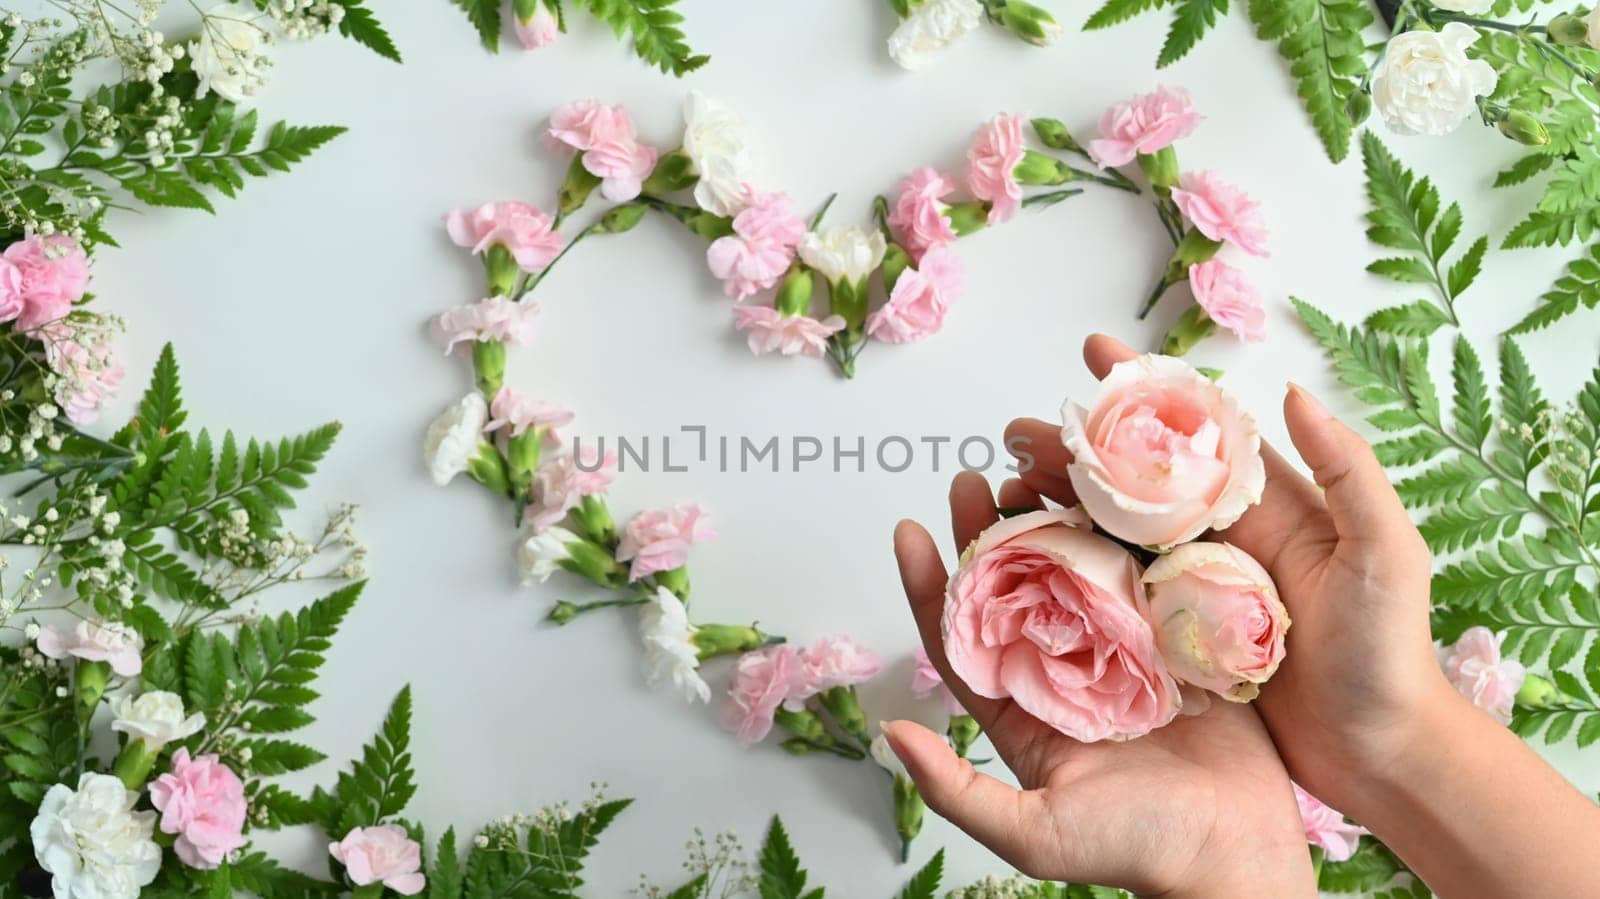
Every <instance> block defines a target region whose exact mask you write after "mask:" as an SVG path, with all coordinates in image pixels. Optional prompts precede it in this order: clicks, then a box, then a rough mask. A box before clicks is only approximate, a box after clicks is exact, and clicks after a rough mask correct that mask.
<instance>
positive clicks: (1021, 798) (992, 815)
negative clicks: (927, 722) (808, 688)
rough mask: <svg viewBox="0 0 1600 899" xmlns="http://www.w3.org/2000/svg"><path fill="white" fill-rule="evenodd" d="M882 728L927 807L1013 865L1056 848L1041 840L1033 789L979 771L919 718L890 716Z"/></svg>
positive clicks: (1042, 815)
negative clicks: (918, 722)
mask: <svg viewBox="0 0 1600 899" xmlns="http://www.w3.org/2000/svg"><path fill="white" fill-rule="evenodd" d="M883 733H884V736H886V737H887V738H888V740H889V748H891V749H893V750H894V754H895V755H896V756H898V757H899V758H900V761H901V763H903V764H904V765H905V766H906V773H907V774H909V775H910V776H911V779H912V781H914V782H915V783H916V785H917V791H918V792H920V793H921V794H922V798H923V801H925V802H927V804H928V808H931V809H933V811H934V812H935V813H936V814H938V815H939V816H941V817H943V818H944V819H945V820H947V821H949V822H950V823H951V824H954V825H955V826H957V827H959V828H961V829H962V830H964V831H966V832H967V833H968V834H969V835H970V836H972V838H973V839H975V840H977V841H978V842H980V843H982V844H984V845H985V846H988V847H989V848H990V849H992V850H993V851H994V852H995V854H997V855H999V856H1000V857H1001V858H1003V859H1005V860H1006V861H1008V862H1010V863H1011V864H1012V865H1013V866H1016V867H1019V868H1029V867H1034V866H1033V865H1030V864H1029V863H1028V862H1029V860H1037V859H1038V858H1039V857H1040V856H1041V855H1042V854H1044V853H1046V852H1048V853H1050V854H1051V855H1055V854H1057V853H1059V852H1060V851H1061V847H1059V846H1047V845H1045V843H1046V842H1048V840H1047V835H1048V834H1049V833H1051V831H1052V828H1051V826H1050V819H1049V810H1048V809H1047V808H1046V806H1045V801H1044V797H1043V796H1041V795H1040V794H1039V793H1038V792H1037V791H1033V790H1027V791H1024V790H1019V789H1017V788H1016V787H1013V786H1011V785H1009V784H1006V783H1004V782H1002V781H999V780H996V779H995V778H993V777H990V776H989V775H987V774H981V773H979V772H978V770H977V769H976V768H974V767H972V763H971V762H969V761H967V760H966V759H963V758H961V757H959V756H957V755H956V753H955V750H953V749H951V748H950V745H949V744H948V743H946V742H945V741H944V738H943V737H941V736H939V735H938V734H935V733H934V732H933V731H931V730H928V729H927V728H926V727H923V726H922V725H920V724H914V723H912V722H910V721H891V722H889V723H887V724H885V725H884V726H883Z"/></svg>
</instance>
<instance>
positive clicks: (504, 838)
mask: <svg viewBox="0 0 1600 899" xmlns="http://www.w3.org/2000/svg"><path fill="white" fill-rule="evenodd" d="M589 789H590V794H589V798H588V799H585V800H584V801H583V804H582V805H581V806H579V813H581V814H583V815H589V814H593V813H594V811H595V810H596V809H598V808H599V807H600V806H601V805H603V804H604V803H605V801H606V796H605V790H606V785H605V784H590V785H589ZM574 817H576V814H575V813H574V812H573V811H572V806H571V805H570V804H569V803H567V802H565V801H562V802H557V803H554V804H552V805H547V806H545V807H544V808H541V809H539V810H538V811H537V812H534V813H533V814H532V815H526V814H523V813H521V812H518V813H516V814H513V815H501V816H500V817H498V818H495V819H494V820H492V821H490V822H489V823H487V824H485V825H484V826H483V829H482V830H480V831H478V835H477V836H475V837H473V838H472V844H473V845H474V846H476V847H478V848H479V849H492V850H494V851H496V852H522V851H523V849H522V846H523V845H524V844H525V843H527V840H526V839H524V838H523V835H524V834H526V833H528V832H529V831H537V832H539V833H544V834H548V835H551V836H554V835H555V833H556V832H557V831H558V830H559V829H560V828H561V826H562V825H563V824H567V823H569V822H571V821H572V819H573V818H574Z"/></svg>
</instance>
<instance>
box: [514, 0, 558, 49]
mask: <svg viewBox="0 0 1600 899" xmlns="http://www.w3.org/2000/svg"><path fill="white" fill-rule="evenodd" d="M513 26H514V27H515V29H516V32H517V40H519V41H521V42H522V47H523V49H525V50H537V49H539V48H540V47H548V46H550V45H551V44H553V43H555V42H556V38H557V37H559V36H560V35H561V23H560V22H559V21H557V20H556V16H555V13H553V12H551V11H550V7H548V6H546V5H544V4H543V3H540V4H538V5H536V6H534V8H533V15H531V16H529V17H528V18H527V20H526V21H524V20H523V19H520V18H519V19H517V20H516V21H515V22H514V23H513Z"/></svg>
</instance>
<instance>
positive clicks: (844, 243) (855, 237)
mask: <svg viewBox="0 0 1600 899" xmlns="http://www.w3.org/2000/svg"><path fill="white" fill-rule="evenodd" d="M885 249H887V246H886V244H885V243H884V240H883V235H882V234H880V233H878V232H877V231H868V230H866V229H863V228H857V227H855V226H853V225H852V226H851V227H849V228H825V229H823V230H821V231H811V232H807V234H806V236H805V238H804V239H802V240H801V241H800V258H801V259H803V260H805V263H806V265H809V266H811V267H812V268H814V269H816V270H817V271H818V272H821V273H822V276H823V277H824V278H827V279H828V283H829V284H838V283H839V282H840V281H849V282H850V283H851V284H859V283H861V282H862V281H863V280H865V279H866V277H867V276H868V275H870V274H872V271H873V269H876V268H877V267H878V266H879V265H880V264H882V262H883V253H884V250H885Z"/></svg>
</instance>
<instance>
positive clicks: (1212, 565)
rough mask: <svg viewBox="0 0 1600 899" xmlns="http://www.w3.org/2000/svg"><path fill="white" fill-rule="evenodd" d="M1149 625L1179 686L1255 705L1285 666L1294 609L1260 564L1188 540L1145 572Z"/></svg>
mask: <svg viewBox="0 0 1600 899" xmlns="http://www.w3.org/2000/svg"><path fill="white" fill-rule="evenodd" d="M1144 583H1145V590H1146V591H1148V593H1149V596H1150V621H1151V622H1152V623H1153V624H1154V625H1155V629H1156V645H1157V646H1159V647H1160V648H1161V656H1162V658H1164V659H1165V660H1166V662H1167V668H1168V670H1170V671H1171V672H1172V675H1173V676H1174V677H1176V678H1177V679H1178V680H1179V681H1181V682H1183V683H1186V684H1193V685H1194V686H1196V687H1201V688H1204V689H1206V690H1210V691H1211V692H1213V693H1216V694H1218V695H1220V696H1221V697H1222V698H1224V699H1230V700H1233V701H1235V702H1249V701H1250V700H1252V699H1254V698H1256V694H1257V693H1258V692H1260V689H1261V687H1260V685H1261V684H1264V683H1266V682H1267V679H1268V678H1270V677H1272V674H1273V672H1275V671H1277V670H1278V663H1279V662H1281V661H1283V651H1284V635H1285V634H1286V633H1287V632H1288V630H1289V612H1288V610H1287V609H1285V608H1284V607H1283V603H1282V602H1281V601H1279V599H1278V589H1277V587H1276V586H1275V585H1274V584H1273V583H1272V577H1271V576H1270V575H1268V574H1267V570H1266V569H1265V568H1262V567H1261V563H1260V562H1257V561H1256V560H1255V559H1253V558H1251V557H1250V556H1249V555H1248V554H1247V553H1245V552H1244V551H1243V550H1241V549H1239V548H1238V547H1236V546H1233V545H1232V544H1228V543H1185V544H1183V545H1182V546H1178V547H1175V548H1174V549H1173V550H1172V552H1170V553H1167V554H1166V555H1164V556H1161V557H1160V558H1158V559H1156V560H1155V561H1154V562H1152V563H1151V564H1150V567H1149V568H1148V569H1147V570H1146V571H1145V573H1144Z"/></svg>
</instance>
